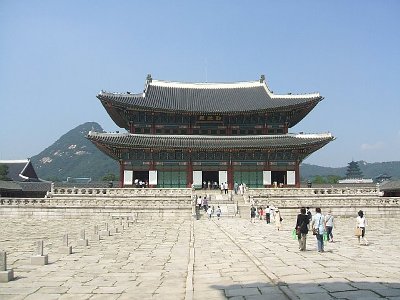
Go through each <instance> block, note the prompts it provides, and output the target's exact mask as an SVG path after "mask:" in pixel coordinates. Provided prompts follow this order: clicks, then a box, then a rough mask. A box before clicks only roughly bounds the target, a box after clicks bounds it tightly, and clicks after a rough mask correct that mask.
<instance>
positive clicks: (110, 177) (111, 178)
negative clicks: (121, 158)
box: [101, 173, 118, 181]
mask: <svg viewBox="0 0 400 300" xmlns="http://www.w3.org/2000/svg"><path fill="white" fill-rule="evenodd" d="M101 180H103V181H116V180H118V178H117V176H116V175H115V174H114V173H108V174H107V175H104V176H103V178H102V179H101Z"/></svg>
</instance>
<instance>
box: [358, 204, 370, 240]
mask: <svg viewBox="0 0 400 300" xmlns="http://www.w3.org/2000/svg"><path fill="white" fill-rule="evenodd" d="M356 226H357V228H360V229H361V236H358V243H359V244H360V245H361V240H363V241H364V245H365V246H367V245H368V241H367V239H366V238H365V227H366V226H367V220H366V219H365V215H364V212H363V211H362V210H359V211H358V216H357V219H356Z"/></svg>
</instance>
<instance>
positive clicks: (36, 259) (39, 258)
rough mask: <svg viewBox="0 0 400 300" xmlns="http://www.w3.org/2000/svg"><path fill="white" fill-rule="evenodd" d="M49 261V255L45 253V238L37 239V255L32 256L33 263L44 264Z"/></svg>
mask: <svg viewBox="0 0 400 300" xmlns="http://www.w3.org/2000/svg"><path fill="white" fill-rule="evenodd" d="M48 263H49V256H48V255H47V254H46V255H43V240H40V241H36V255H34V256H31V265H39V266H44V265H47V264H48Z"/></svg>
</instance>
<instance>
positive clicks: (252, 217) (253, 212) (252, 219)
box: [250, 205, 256, 223]
mask: <svg viewBox="0 0 400 300" xmlns="http://www.w3.org/2000/svg"><path fill="white" fill-rule="evenodd" d="M255 218H256V208H255V207H254V205H251V207H250V222H251V223H254V222H255Z"/></svg>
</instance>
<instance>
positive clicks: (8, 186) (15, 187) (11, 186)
mask: <svg viewBox="0 0 400 300" xmlns="http://www.w3.org/2000/svg"><path fill="white" fill-rule="evenodd" d="M0 190H9V191H10V190H12V191H21V190H22V187H21V186H20V185H19V184H18V182H15V181H3V180H0Z"/></svg>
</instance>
